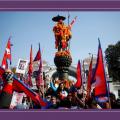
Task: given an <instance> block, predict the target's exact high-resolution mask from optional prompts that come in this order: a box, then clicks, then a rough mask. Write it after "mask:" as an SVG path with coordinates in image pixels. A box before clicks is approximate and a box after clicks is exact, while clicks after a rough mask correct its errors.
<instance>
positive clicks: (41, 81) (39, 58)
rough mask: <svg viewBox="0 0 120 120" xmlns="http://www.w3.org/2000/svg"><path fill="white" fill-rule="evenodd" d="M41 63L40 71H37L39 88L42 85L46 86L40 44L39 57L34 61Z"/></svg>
mask: <svg viewBox="0 0 120 120" xmlns="http://www.w3.org/2000/svg"><path fill="white" fill-rule="evenodd" d="M38 60H39V61H40V64H39V69H38V71H37V77H36V85H37V87H38V88H39V87H40V85H44V81H43V77H42V57H41V50H40V44H39V50H38V52H37V55H36V57H35V59H34V61H38Z"/></svg>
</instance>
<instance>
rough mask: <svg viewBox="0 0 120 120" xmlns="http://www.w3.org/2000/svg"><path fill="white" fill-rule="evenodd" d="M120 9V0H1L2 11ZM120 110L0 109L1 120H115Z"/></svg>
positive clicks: (0, 8)
mask: <svg viewBox="0 0 120 120" xmlns="http://www.w3.org/2000/svg"><path fill="white" fill-rule="evenodd" d="M68 10H69V11H120V0H117V1H112V0H106V1H103V0H101V1H100V0H99V1H97V0H85V1H81V0H76V1H72V0H66V1H63V0H61V1H55V0H53V1H52V0H47V1H40V0H37V1H32V0H26V1H23V0H21V1H19V0H16V1H15V0H13V1H10V0H7V1H6V0H5V1H1V0H0V11H68ZM119 111H120V110H79V111H78V110H77V111H75V110H73V111H70V110H69V111H66V110H59V111H49V110H45V111H44V110H43V111H40V110H29V111H19V110H16V111H12V110H0V120H9V119H10V120H26V119H29V120H39V119H43V120H50V119H52V120H64V119H66V120H79V119H81V120H82V119H83V120H89V119H92V120H104V119H109V120H114V119H117V118H118V117H119Z"/></svg>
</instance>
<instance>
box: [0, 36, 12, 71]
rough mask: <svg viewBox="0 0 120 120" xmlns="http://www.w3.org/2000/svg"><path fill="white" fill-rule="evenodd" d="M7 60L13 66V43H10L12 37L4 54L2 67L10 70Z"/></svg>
mask: <svg viewBox="0 0 120 120" xmlns="http://www.w3.org/2000/svg"><path fill="white" fill-rule="evenodd" d="M7 60H9V61H10V64H11V43H10V37H9V39H8V42H7V45H6V49H5V53H4V56H3V60H2V65H1V66H2V67H3V68H4V69H7V68H8V63H7Z"/></svg>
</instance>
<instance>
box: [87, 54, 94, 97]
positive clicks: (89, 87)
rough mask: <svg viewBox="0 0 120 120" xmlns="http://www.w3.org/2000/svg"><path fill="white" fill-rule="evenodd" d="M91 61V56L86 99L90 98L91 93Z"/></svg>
mask: <svg viewBox="0 0 120 120" xmlns="http://www.w3.org/2000/svg"><path fill="white" fill-rule="evenodd" d="M92 61H93V55H92V58H91V61H90V65H89V72H88V80H87V95H86V97H87V99H89V98H90V92H91V84H92Z"/></svg>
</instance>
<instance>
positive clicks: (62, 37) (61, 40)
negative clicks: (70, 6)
mask: <svg viewBox="0 0 120 120" xmlns="http://www.w3.org/2000/svg"><path fill="white" fill-rule="evenodd" d="M65 19H66V18H65V17H63V16H59V15H58V16H56V17H53V18H52V20H53V21H54V22H57V24H56V25H55V26H54V27H53V32H54V34H55V48H56V49H58V51H60V50H66V49H67V47H68V41H69V39H70V38H71V36H72V34H71V31H70V27H69V26H66V25H65V24H64V22H63V21H64V20H65Z"/></svg>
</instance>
